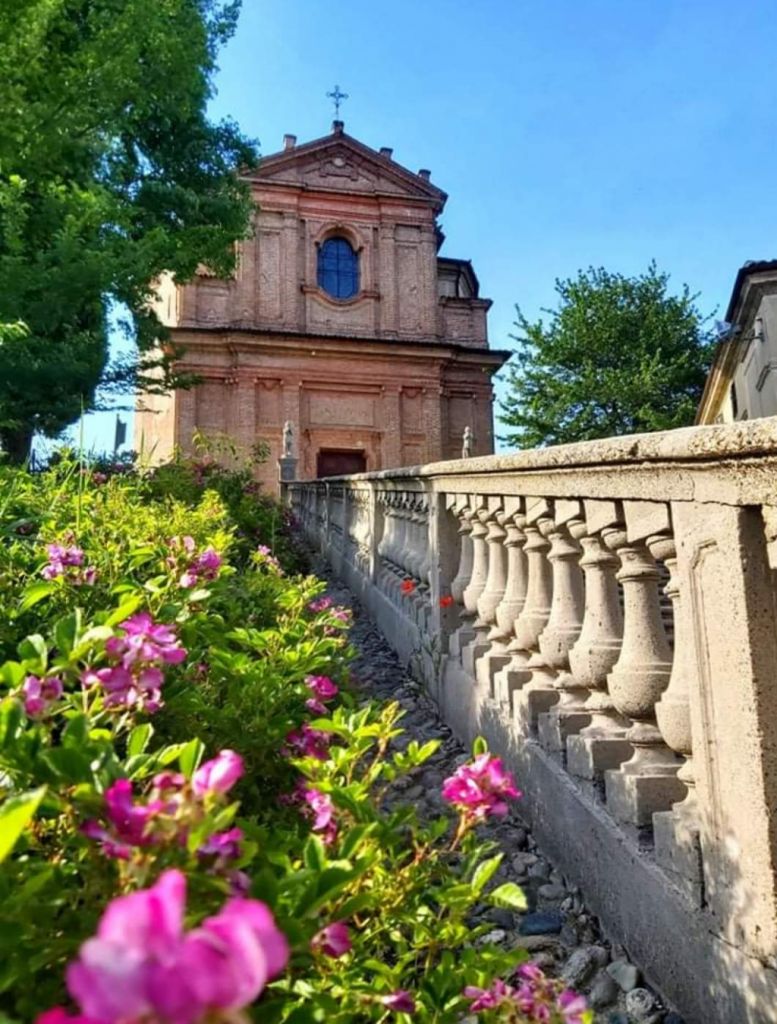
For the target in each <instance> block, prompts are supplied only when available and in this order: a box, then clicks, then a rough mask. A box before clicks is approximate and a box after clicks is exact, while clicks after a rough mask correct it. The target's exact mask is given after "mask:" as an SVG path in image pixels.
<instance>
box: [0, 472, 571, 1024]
mask: <svg viewBox="0 0 777 1024" xmlns="http://www.w3.org/2000/svg"><path fill="white" fill-rule="evenodd" d="M249 485H250V481H247V480H246V478H245V476H244V475H243V472H242V471H241V470H239V469H238V470H237V471H235V472H231V471H228V470H225V469H221V468H213V467H212V466H211V465H210V464H208V466H207V468H206V469H204V470H203V469H202V467H201V466H198V464H197V463H196V462H194V463H192V462H184V461H178V462H176V463H174V464H173V465H171V466H169V467H164V468H162V469H160V470H157V471H155V472H152V473H149V474H146V475H142V474H141V475H138V474H136V473H134V472H117V473H114V474H110V473H105V472H104V471H102V470H99V471H96V472H95V471H93V470H92V469H91V468H89V469H87V468H85V467H82V466H80V465H79V464H78V462H77V461H72V460H68V459H64V460H62V461H61V462H60V463H59V464H58V465H57V466H55V467H53V468H52V469H51V470H50V471H47V472H45V473H43V474H39V475H37V476H34V477H33V476H29V475H26V474H25V473H23V472H21V471H11V470H0V1013H2V1014H5V1015H6V1017H7V1018H8V1019H10V1020H12V1021H28V1020H32V1019H34V1018H35V1017H36V1016H38V1015H40V1017H41V1024H56V1022H61V1021H64V1020H65V1019H68V1013H67V1011H65V1010H60V1009H56V1010H52V1011H50V1012H45V1011H48V1010H49V1008H51V1007H58V1006H61V1005H64V1004H68V1003H69V1001H70V1000H71V999H72V1000H74V1001H75V1003H76V1004H77V1005H79V1006H80V1009H81V1015H80V1016H77V1017H76V1018H73V1019H77V1020H79V1021H83V1022H85V1024H86V1022H87V1021H92V1022H95V1021H97V1022H99V1024H119V1022H120V1021H121V1022H122V1024H140V1022H141V1021H143V1022H146V1024H152V1022H154V1021H156V1022H158V1024H179V1022H180V1024H189V1022H192V1024H205V1022H206V1021H207V1022H215V1021H224V1022H227V1021H239V1020H246V1019H255V1020H257V1021H259V1020H261V1021H263V1022H265V1021H266V1022H272V1021H278V1022H284V1021H288V1022H294V1024H304V1022H308V1021H310V1022H313V1021H324V1020H326V1021H337V1022H351V1021H354V1022H355V1021H373V1020H374V1021H384V1020H387V1019H389V1018H391V1017H396V1018H398V1019H399V1020H400V1021H401V1020H402V1019H405V1020H407V1019H409V1018H410V1017H411V1016H412V1019H414V1020H417V1021H420V1022H424V1024H425V1022H429V1024H431V1022H436V1024H444V1022H448V1021H451V1022H453V1021H458V1020H460V1019H461V1018H462V1017H463V1016H464V1015H466V1013H467V1012H468V1008H469V1007H470V1006H472V1005H473V1004H474V1009H475V1010H476V1011H477V1010H478V1009H479V1008H480V1006H481V1005H482V1008H483V1012H484V1013H487V1014H491V1015H494V1016H496V1017H500V1018H501V1017H504V1018H505V1019H509V1020H512V1021H531V1020H551V1021H556V1022H561V1021H567V1022H568V1024H574V1022H582V1021H586V1020H589V1019H590V1018H589V1016H588V1015H587V1013H586V1012H584V1011H583V1010H582V1009H581V1008H580V1006H579V1003H575V1002H573V1001H572V1000H573V998H574V997H573V995H572V994H570V993H562V992H561V991H560V989H559V987H558V986H557V985H556V984H555V983H553V982H550V981H549V980H548V979H545V978H544V977H543V976H541V975H537V973H536V971H534V972H532V970H531V969H527V968H526V967H524V968H521V970H523V974H522V975H521V976H520V977H518V978H517V979H515V980H512V981H509V982H505V983H501V982H497V983H496V987H494V982H495V979H499V978H510V977H511V976H512V975H513V974H514V972H515V971H516V968H518V967H519V963H520V954H518V953H516V952H514V951H513V952H505V951H503V950H501V949H499V948H494V947H491V946H489V945H488V944H487V943H485V944H484V943H483V942H482V939H483V933H484V931H486V930H487V929H486V926H474V927H473V926H472V925H471V923H470V922H471V914H472V909H473V907H474V905H475V904H477V903H478V902H481V901H483V900H486V901H490V902H492V903H495V904H497V905H503V906H510V907H514V908H521V907H522V906H523V897H522V894H521V892H520V890H519V889H518V888H517V887H515V886H512V885H501V886H500V885H497V886H496V887H495V878H494V876H495V874H496V872H497V870H498V867H499V862H500V855H499V854H496V853H495V850H494V848H493V845H492V844H491V843H490V842H489V841H488V840H487V839H484V838H483V837H482V835H481V828H480V826H481V825H482V824H483V822H484V821H485V819H486V818H487V816H488V815H489V813H502V811H503V810H504V809H505V807H504V805H503V796H504V794H507V795H508V796H509V785H510V784H509V779H508V777H507V776H506V775H505V774H504V773H503V772H502V770H501V767H500V766H499V764H498V761H497V760H496V759H492V758H490V757H489V755H488V754H487V753H486V752H485V751H483V750H482V749H478V750H476V752H475V753H476V755H477V758H476V761H475V762H474V764H473V766H472V767H471V768H469V769H466V770H465V769H461V770H460V771H464V772H465V774H466V772H467V771H469V772H470V775H469V776H467V778H466V779H465V780H458V781H456V780H453V781H450V780H449V781H450V785H451V786H452V787H453V788H452V789H451V791H450V795H449V797H448V799H449V802H450V804H451V808H452V812H456V813H451V814H446V815H443V816H441V817H440V819H439V820H437V821H433V822H431V823H428V822H427V823H421V822H419V821H418V820H417V819H416V815H415V812H414V810H413V808H412V807H404V808H402V809H400V810H396V809H395V810H388V809H387V803H386V800H385V796H386V793H387V792H388V790H389V789H390V787H392V786H393V785H394V783H395V782H396V780H397V779H398V778H399V777H400V776H402V775H403V774H406V773H408V772H412V771H414V770H415V769H417V768H418V767H419V766H421V765H422V764H423V763H424V762H425V761H426V760H427V759H428V758H429V757H431V756H432V755H433V754H434V752H435V749H436V747H437V744H436V743H435V742H432V743H428V744H426V745H425V746H423V747H419V746H418V745H417V744H415V743H410V744H409V745H408V746H407V747H406V749H405V750H404V751H398V750H396V749H395V748H394V746H392V741H393V740H394V739H396V737H397V736H398V735H399V734H400V733H401V723H400V719H401V715H400V711H399V709H398V707H397V706H396V705H395V704H390V705H388V706H384V707H378V706H375V705H370V706H367V707H362V706H358V705H357V702H356V701H355V700H354V698H353V697H352V696H351V695H350V694H349V691H348V663H349V659H350V657H351V651H350V648H349V645H348V640H347V631H348V625H349V622H348V615H347V614H346V613H345V612H344V611H343V610H341V609H337V608H333V607H331V606H330V605H329V604H328V602H327V600H326V599H324V600H322V599H321V597H320V594H321V591H322V589H323V585H322V584H321V582H320V581H318V580H316V579H315V578H314V577H311V576H304V575H300V574H293V572H292V574H290V573H289V569H291V570H292V571H293V570H296V569H297V568H298V567H299V566H300V564H301V559H302V557H303V555H302V552H301V549H300V547H299V544H298V542H297V541H296V540H295V539H294V537H293V535H292V534H291V532H290V530H289V529H288V523H287V520H286V518H285V516H284V513H283V511H282V510H281V509H280V508H279V507H278V506H277V505H274V504H273V503H272V502H270V501H269V500H267V499H263V498H261V496H259V497H257V495H255V494H253V492H252V491H251V489H250V486H249ZM270 548H272V550H270ZM273 552H275V554H273ZM277 554H280V560H278V559H277V558H276V555H277ZM478 766H479V767H478ZM478 772H480V774H479V775H478ZM478 780H479V781H478ZM446 785H447V783H446ZM457 786H458V787H459V789H460V791H461V794H465V793H470V792H474V793H475V795H476V796H477V794H480V803H477V801H476V803H475V804H474V805H473V804H468V803H467V799H468V797H467V798H466V799H465V796H459V797H457V796H456V793H457V792H459V790H458V789H456V787H457ZM461 787H464V788H461ZM467 787H469V788H467ZM473 787H474V788H473ZM478 787H480V788H478ZM500 793H502V796H500V795H499V794H500ZM184 880H185V883H186V887H187V890H188V891H187V895H186V903H185V912H186V925H187V927H188V930H186V931H182V930H181V929H182V927H183V920H182V915H183V913H184V909H183V904H182V903H181V899H182V897H181V892H182V886H183V884H184ZM225 901H226V902H225ZM255 901H260V902H255ZM160 907H165V908H166V909H165V912H164V913H163V912H162V910H160ZM103 915H105V916H103ZM154 915H157V916H156V917H155V916H154ZM159 915H161V916H159ZM176 915H177V916H176ZM176 922H177V924H176ZM111 929H113V931H111ZM117 930H118V935H119V938H117V937H116V933H117ZM95 933H96V937H94V938H90V936H95ZM111 936H113V937H111ZM163 938H164V941H163ZM202 964H205V965H206V966H205V967H201V966H197V965H202ZM68 965H69V966H68ZM208 965H209V966H208ZM160 972H161V973H160ZM149 979H151V980H149ZM160 979H161V980H160ZM152 981H153V984H152ZM203 986H204V987H203ZM208 986H209V987H208ZM205 989H207V993H206V992H205ZM465 989H466V990H467V992H465ZM481 990H483V991H481ZM68 993H69V994H68ZM478 993H480V994H478ZM530 998H531V1000H533V1001H534V1002H533V1004H532V1005H530V1003H529V1002H528V1001H527V1000H529V999H530ZM175 999H177V1000H178V1002H177V1003H175V1005H173V1002H174V1000H175ZM163 1004H164V1005H163ZM532 1006H534V1009H532ZM541 1006H544V1007H546V1011H547V1012H548V1013H551V1016H549V1017H548V1016H547V1013H546V1016H544V1017H543V1016H535V1015H534V1014H535V1011H536V1013H540V1009H539V1007H541ZM117 1007H118V1008H117ZM527 1007H528V1009H527ZM548 1008H550V1009H548ZM546 1011H542V1012H546Z"/></svg>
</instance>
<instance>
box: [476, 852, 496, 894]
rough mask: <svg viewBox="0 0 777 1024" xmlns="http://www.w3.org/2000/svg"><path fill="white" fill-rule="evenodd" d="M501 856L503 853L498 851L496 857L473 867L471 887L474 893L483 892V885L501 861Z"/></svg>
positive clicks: (488, 880)
mask: <svg viewBox="0 0 777 1024" xmlns="http://www.w3.org/2000/svg"><path fill="white" fill-rule="evenodd" d="M503 856H504V854H501V853H498V854H497V855H496V857H491V858H490V859H489V860H484V861H483V863H482V864H478V866H477V867H476V868H475V871H474V873H473V875H472V888H473V889H474V890H475V892H476V893H478V894H480V893H481V892H483V890H484V889H485V887H486V886H487V885H488V883H489V882H490V881H491V879H492V878H493V877H494V875H495V874H496V871H497V869H498V868H499V865H500V864H501V863H502V858H503Z"/></svg>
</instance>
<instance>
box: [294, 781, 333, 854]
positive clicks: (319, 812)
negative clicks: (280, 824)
mask: <svg viewBox="0 0 777 1024" xmlns="http://www.w3.org/2000/svg"><path fill="white" fill-rule="evenodd" d="M302 793H303V797H304V799H305V802H306V803H307V805H308V807H309V808H310V810H311V812H312V814H313V831H314V832H322V833H323V836H322V838H323V840H324V842H325V843H327V844H328V843H332V842H334V840H335V838H336V836H337V823H336V821H335V820H334V816H335V806H334V804H333V803H332V799H331V797H329V796H328V795H327V794H326V793H322V792H321V790H319V789H316V788H315V787H313V786H310V787H307V788H305V789H303V791H302Z"/></svg>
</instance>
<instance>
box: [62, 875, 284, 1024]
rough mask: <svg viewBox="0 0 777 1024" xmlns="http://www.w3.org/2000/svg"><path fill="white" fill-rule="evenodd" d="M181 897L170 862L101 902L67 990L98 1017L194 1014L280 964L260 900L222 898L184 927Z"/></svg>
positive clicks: (179, 879) (250, 989) (235, 1005)
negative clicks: (148, 883)
mask: <svg viewBox="0 0 777 1024" xmlns="http://www.w3.org/2000/svg"><path fill="white" fill-rule="evenodd" d="M185 898H186V880H185V878H184V876H183V874H181V872H180V871H175V870H170V871H165V872H164V873H163V874H162V875H161V876H160V878H159V880H158V881H157V882H156V884H155V885H153V886H152V887H151V888H150V889H145V890H141V891H140V892H134V893H130V894H129V895H128V896H119V897H117V898H116V899H114V900H113V901H112V902H111V903H110V904H109V906H108V908H107V909H106V911H105V912H104V914H103V916H102V919H101V920H100V924H99V926H98V929H97V935H96V936H95V937H94V938H91V939H89V940H87V942H85V943H84V944H83V946H82V947H81V950H80V953H79V957H78V959H77V960H76V961H74V962H73V963H71V964H70V965H69V967H68V969H67V987H68V991H69V992H70V994H71V996H72V997H73V999H74V1000H75V1001H76V1002H77V1003H78V1005H79V1007H80V1008H81V1011H82V1012H83V1013H84V1014H86V1015H87V1016H88V1017H93V1018H96V1020H98V1021H100V1022H101V1024H124V1022H128V1021H138V1020H141V1019H146V1020H153V1021H160V1020H163V1021H165V1024H198V1022H200V1021H202V1020H203V1018H205V1017H206V1015H210V1014H214V1013H216V1012H217V1011H227V1012H232V1011H235V1012H236V1011H238V1010H240V1009H242V1008H243V1007H245V1006H247V1005H248V1004H249V1003H252V1002H253V1001H254V1000H255V999H256V997H257V996H258V995H259V994H260V993H261V991H262V990H263V989H264V987H265V985H266V984H267V982H268V981H269V980H270V979H271V978H273V977H275V976H277V975H278V974H279V973H280V972H281V971H282V970H283V968H284V967H285V966H286V963H287V962H288V958H289V948H288V943H287V942H286V938H285V936H284V935H283V934H282V932H280V931H279V930H278V928H277V926H276V924H275V921H274V919H273V916H272V914H271V912H270V911H269V909H268V908H267V907H266V906H265V905H264V904H263V903H259V902H258V901H256V900H246V899H240V898H234V899H230V900H228V901H227V903H226V904H225V905H224V907H223V908H222V909H221V911H220V912H219V913H218V914H216V915H215V916H214V917H210V918H207V919H206V920H205V921H203V923H202V924H201V925H200V927H199V928H195V929H194V930H193V931H191V932H189V933H188V934H186V933H184V931H183V916H184V909H185ZM48 1024H64V1021H61V1019H60V1020H56V1019H55V1020H53V1021H49V1022H48Z"/></svg>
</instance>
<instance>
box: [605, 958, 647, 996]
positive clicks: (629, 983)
mask: <svg viewBox="0 0 777 1024" xmlns="http://www.w3.org/2000/svg"><path fill="white" fill-rule="evenodd" d="M607 973H608V974H609V975H610V977H611V978H612V979H613V980H614V981H615V982H616V983H617V985H618V987H619V988H620V989H621V991H622V992H631V990H632V989H634V988H636V987H637V985H638V984H639V971H638V970H637V968H636V967H635V966H634V964H630V963H629V962H628V960H614V961H613V962H612V963H611V964H610V966H609V967H608V968H607Z"/></svg>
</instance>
